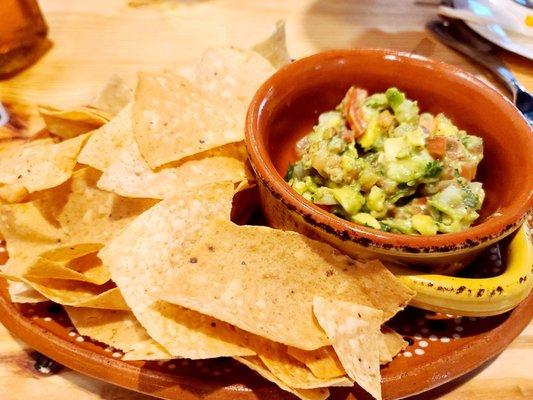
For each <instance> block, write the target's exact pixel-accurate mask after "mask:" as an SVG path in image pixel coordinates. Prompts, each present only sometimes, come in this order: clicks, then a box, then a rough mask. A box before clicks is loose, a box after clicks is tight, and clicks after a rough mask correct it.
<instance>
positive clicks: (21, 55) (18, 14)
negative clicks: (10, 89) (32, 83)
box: [0, 0, 51, 79]
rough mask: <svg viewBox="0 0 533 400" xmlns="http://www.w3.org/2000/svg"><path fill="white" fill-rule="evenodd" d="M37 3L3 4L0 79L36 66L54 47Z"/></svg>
mask: <svg viewBox="0 0 533 400" xmlns="http://www.w3.org/2000/svg"><path fill="white" fill-rule="evenodd" d="M47 32H48V28H47V26H46V23H45V21H44V18H43V16H42V14H41V11H40V9H39V5H38V4H37V1H36V0H0V79H1V78H6V77H9V76H11V75H13V74H15V73H17V72H19V71H21V70H22V69H24V68H26V67H28V66H29V65H31V64H33V63H34V62H35V61H36V60H37V59H38V58H39V57H40V56H42V55H43V54H44V53H45V52H46V50H48V49H49V48H50V46H51V43H50V41H48V40H47V39H46V34H47Z"/></svg>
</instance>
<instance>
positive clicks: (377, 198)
mask: <svg viewBox="0 0 533 400" xmlns="http://www.w3.org/2000/svg"><path fill="white" fill-rule="evenodd" d="M367 206H368V208H370V209H371V210H373V211H377V212H379V211H382V210H383V209H384V208H385V192H384V191H383V189H380V188H378V187H377V186H372V189H370V193H369V194H368V199H367Z"/></svg>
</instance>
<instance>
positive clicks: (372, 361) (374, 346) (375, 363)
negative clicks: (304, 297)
mask: <svg viewBox="0 0 533 400" xmlns="http://www.w3.org/2000/svg"><path fill="white" fill-rule="evenodd" d="M313 311H314V313H315V316H316V319H317V320H318V323H319V324H320V326H321V327H322V328H323V329H324V331H325V332H326V334H327V335H328V338H329V339H330V340H331V342H332V345H333V348H334V349H335V352H336V353H337V355H338V356H339V360H340V362H341V364H342V366H343V367H344V369H345V371H346V373H347V374H348V376H349V377H350V378H352V379H353V380H354V381H355V382H357V384H358V385H359V386H361V387H362V388H363V389H364V390H366V391H367V392H368V393H370V394H371V395H372V396H373V397H374V398H375V399H378V400H380V399H381V375H380V370H379V341H380V325H381V321H382V320H383V312H382V311H381V310H378V309H375V308H371V307H366V306H362V305H359V304H354V303H348V302H345V301H339V300H329V299H325V298H322V297H316V298H315V299H314V300H313Z"/></svg>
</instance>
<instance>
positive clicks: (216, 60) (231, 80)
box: [194, 47, 275, 123]
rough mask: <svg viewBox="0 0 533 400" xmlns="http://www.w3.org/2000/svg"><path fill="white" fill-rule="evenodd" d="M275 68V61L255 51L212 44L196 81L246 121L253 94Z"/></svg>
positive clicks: (199, 65)
mask: <svg viewBox="0 0 533 400" xmlns="http://www.w3.org/2000/svg"><path fill="white" fill-rule="evenodd" d="M274 72H275V69H274V68H273V67H272V65H270V63H269V62H268V61H267V60H266V59H264V58H263V57H261V56H260V55H259V54H257V53H256V52H254V51H247V50H239V49H235V48H229V47H223V48H212V49H208V50H206V51H205V52H204V54H203V55H202V58H201V60H200V62H199V63H198V65H197V67H196V74H195V75H196V79H195V81H194V82H195V83H196V84H197V85H198V87H199V88H200V89H201V90H203V91H204V93H206V95H208V96H209V97H210V99H211V100H212V101H213V102H217V103H220V104H222V107H223V108H224V109H225V110H231V112H232V113H234V115H236V117H237V119H238V121H239V122H240V123H244V119H245V116H246V110H247V108H248V105H249V104H250V101H251V100H252V97H253V95H254V94H255V92H256V91H257V89H259V86H261V84H262V83H263V82H264V81H265V80H266V79H267V78H268V77H269V76H270V75H272V74H273V73H274Z"/></svg>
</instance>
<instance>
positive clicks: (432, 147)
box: [426, 136, 446, 159]
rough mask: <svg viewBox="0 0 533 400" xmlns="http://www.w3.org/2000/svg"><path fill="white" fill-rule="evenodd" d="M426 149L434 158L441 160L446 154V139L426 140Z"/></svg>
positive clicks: (439, 137)
mask: <svg viewBox="0 0 533 400" xmlns="http://www.w3.org/2000/svg"><path fill="white" fill-rule="evenodd" d="M426 147H427V149H428V152H429V154H431V156H432V157H433V158H437V159H441V158H442V157H444V154H446V137H445V136H433V137H430V138H428V139H427V140H426Z"/></svg>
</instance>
